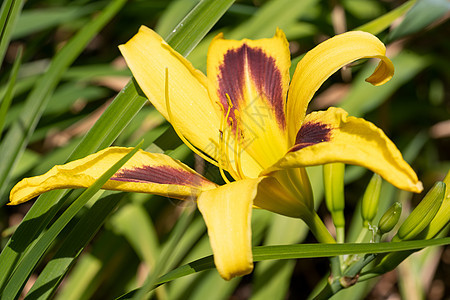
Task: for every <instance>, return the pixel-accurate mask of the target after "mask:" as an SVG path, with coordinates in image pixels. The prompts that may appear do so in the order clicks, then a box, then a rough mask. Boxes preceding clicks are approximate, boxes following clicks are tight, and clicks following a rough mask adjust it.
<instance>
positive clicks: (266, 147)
mask: <svg viewBox="0 0 450 300" xmlns="http://www.w3.org/2000/svg"><path fill="white" fill-rule="evenodd" d="M207 65H208V66H207V70H208V78H209V79H210V81H211V85H210V90H209V92H210V96H211V98H212V99H213V100H215V101H217V102H218V103H220V105H221V106H222V107H223V111H222V114H223V116H224V117H225V116H227V115H228V119H227V120H226V122H227V124H228V127H229V128H231V131H232V132H233V135H234V137H236V138H238V139H240V143H241V144H242V146H241V148H242V149H245V151H246V152H247V153H249V154H250V155H251V156H252V157H253V158H254V159H255V160H256V161H258V163H259V164H260V165H262V168H265V167H268V166H269V165H271V164H272V163H273V162H275V161H276V160H277V159H278V158H279V157H280V155H282V154H283V153H284V152H285V151H286V149H287V140H286V131H285V128H286V120H285V101H286V94H287V89H288V86H289V66H290V53H289V44H288V42H287V40H286V37H285V35H284V33H283V32H282V31H281V30H277V32H276V34H275V36H274V37H273V38H269V39H260V40H254V41H253V40H248V39H243V40H241V41H237V40H226V39H223V35H222V34H219V35H218V36H216V37H215V38H214V40H213V41H212V42H211V45H210V47H209V50H208V63H207ZM230 102H231V103H230ZM229 103H230V104H232V107H229ZM218 107H219V105H218ZM228 109H229V111H228ZM238 131H239V132H238ZM243 169H246V168H245V167H244V168H243Z"/></svg>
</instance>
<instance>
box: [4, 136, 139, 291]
mask: <svg viewBox="0 0 450 300" xmlns="http://www.w3.org/2000/svg"><path fill="white" fill-rule="evenodd" d="M142 143H143V142H141V143H139V145H137V146H136V147H135V148H134V149H133V150H131V151H130V152H129V153H128V154H127V155H125V156H124V157H123V158H121V159H120V160H119V161H118V162H116V163H115V164H114V165H113V166H112V167H110V168H109V169H108V170H107V171H106V172H105V173H103V175H102V176H100V178H99V179H97V180H96V181H95V183H94V184H93V185H92V186H90V187H89V188H87V189H86V190H85V191H84V192H83V194H81V196H80V197H79V198H78V199H77V200H75V201H74V202H73V203H72V204H71V205H70V206H69V208H67V210H66V211H64V213H63V214H62V215H61V216H60V217H59V218H58V219H57V220H56V221H55V222H54V223H53V224H52V226H51V227H50V228H49V229H48V231H47V232H45V234H44V235H43V236H42V238H41V239H39V241H38V242H37V243H36V245H35V246H34V247H33V248H32V249H31V250H30V251H29V252H28V253H27V255H26V256H25V257H24V258H23V260H22V261H21V262H20V264H19V265H18V267H17V269H16V270H15V272H14V273H13V274H12V276H11V280H10V281H9V282H8V284H7V285H6V287H5V290H4V291H3V297H5V299H15V298H17V297H18V296H19V294H20V291H21V289H22V287H23V285H24V284H25V283H26V280H27V279H28V277H29V276H30V275H31V272H32V271H33V270H34V268H35V267H36V264H37V263H38V262H39V260H40V259H41V257H42V255H43V254H44V253H45V251H46V250H47V249H48V247H49V246H50V245H51V243H52V242H53V241H54V240H55V238H56V237H57V236H58V234H59V233H60V232H61V231H62V230H63V229H64V227H65V226H66V225H67V224H68V223H69V222H70V221H71V220H72V218H73V217H75V215H76V214H77V213H78V211H79V210H80V209H81V208H82V207H83V206H84V205H85V204H86V203H87V202H88V201H89V200H90V199H91V198H92V197H93V196H94V195H95V194H96V193H97V192H98V191H99V190H100V189H101V188H102V186H103V185H104V184H105V183H106V182H107V181H108V180H109V178H111V176H113V175H114V174H115V173H116V172H117V171H118V170H119V169H120V168H121V167H122V166H123V165H124V164H125V163H126V162H127V161H128V160H129V159H130V158H131V157H132V156H133V155H134V154H135V153H136V152H137V151H138V150H139V149H140V147H141V146H142Z"/></svg>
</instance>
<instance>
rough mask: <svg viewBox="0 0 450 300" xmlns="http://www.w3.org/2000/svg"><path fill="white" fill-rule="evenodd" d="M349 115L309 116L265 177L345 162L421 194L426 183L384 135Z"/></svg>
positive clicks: (333, 110)
mask: <svg viewBox="0 0 450 300" xmlns="http://www.w3.org/2000/svg"><path fill="white" fill-rule="evenodd" d="M347 115H348V114H347V112H345V111H344V110H343V109H340V108H329V109H328V110H327V111H318V112H313V113H311V114H309V115H307V116H306V118H305V120H304V123H303V125H302V127H301V128H300V130H299V132H298V134H297V137H296V144H295V146H293V147H292V148H291V149H290V150H289V152H288V153H287V154H286V155H285V156H284V157H283V158H282V159H280V160H279V161H278V162H277V163H276V164H275V165H273V166H272V167H271V168H269V169H267V170H265V171H264V172H263V174H268V173H270V172H273V171H275V170H278V169H285V168H295V167H305V166H312V165H322V164H327V163H333V162H343V163H346V164H353V165H359V166H363V167H365V168H368V169H370V170H372V171H373V172H375V173H378V174H380V175H381V176H382V177H383V178H384V179H386V180H387V181H388V182H390V183H391V184H393V185H394V186H396V187H398V188H400V189H403V190H407V191H411V192H416V193H418V192H421V191H422V189H423V187H422V183H421V182H420V181H419V180H418V179H417V175H416V173H415V172H414V170H413V169H412V168H411V167H410V166H409V165H408V163H406V162H405V161H404V160H403V158H402V155H401V153H400V151H399V150H398V149H397V147H396V146H395V145H394V144H393V143H392V141H391V140H389V138H388V137H387V136H386V135H385V134H384V132H383V131H382V130H381V129H379V128H377V127H376V126H375V125H373V124H372V123H370V122H368V121H365V120H364V119H362V118H356V117H348V116H347Z"/></svg>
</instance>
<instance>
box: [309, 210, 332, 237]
mask: <svg viewBox="0 0 450 300" xmlns="http://www.w3.org/2000/svg"><path fill="white" fill-rule="evenodd" d="M302 219H303V221H305V223H306V225H308V227H309V229H310V230H311V232H312V233H313V234H314V236H315V237H316V239H317V240H318V241H319V242H320V243H325V244H335V243H336V240H335V239H334V238H333V237H332V236H331V234H330V232H329V231H328V229H327V228H326V227H325V225H324V224H323V222H322V219H321V218H320V217H319V215H317V213H316V212H315V211H314V210H311V211H308V213H306V214H305V215H304V216H303V218H302Z"/></svg>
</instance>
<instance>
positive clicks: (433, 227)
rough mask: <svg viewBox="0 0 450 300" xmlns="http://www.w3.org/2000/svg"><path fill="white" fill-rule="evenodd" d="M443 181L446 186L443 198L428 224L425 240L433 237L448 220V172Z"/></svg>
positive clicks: (449, 218)
mask: <svg viewBox="0 0 450 300" xmlns="http://www.w3.org/2000/svg"><path fill="white" fill-rule="evenodd" d="M444 183H445V186H446V189H445V196H444V200H443V201H442V205H441V207H440V208H439V211H438V212H437V214H436V216H434V218H433V220H432V221H431V223H430V225H429V226H428V230H427V234H426V235H425V237H424V238H425V239H427V240H428V239H431V238H434V237H435V236H436V235H437V234H438V233H439V232H440V231H441V230H442V229H443V228H444V227H445V226H447V224H448V223H449V222H450V172H448V173H447V176H445V178H444Z"/></svg>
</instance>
